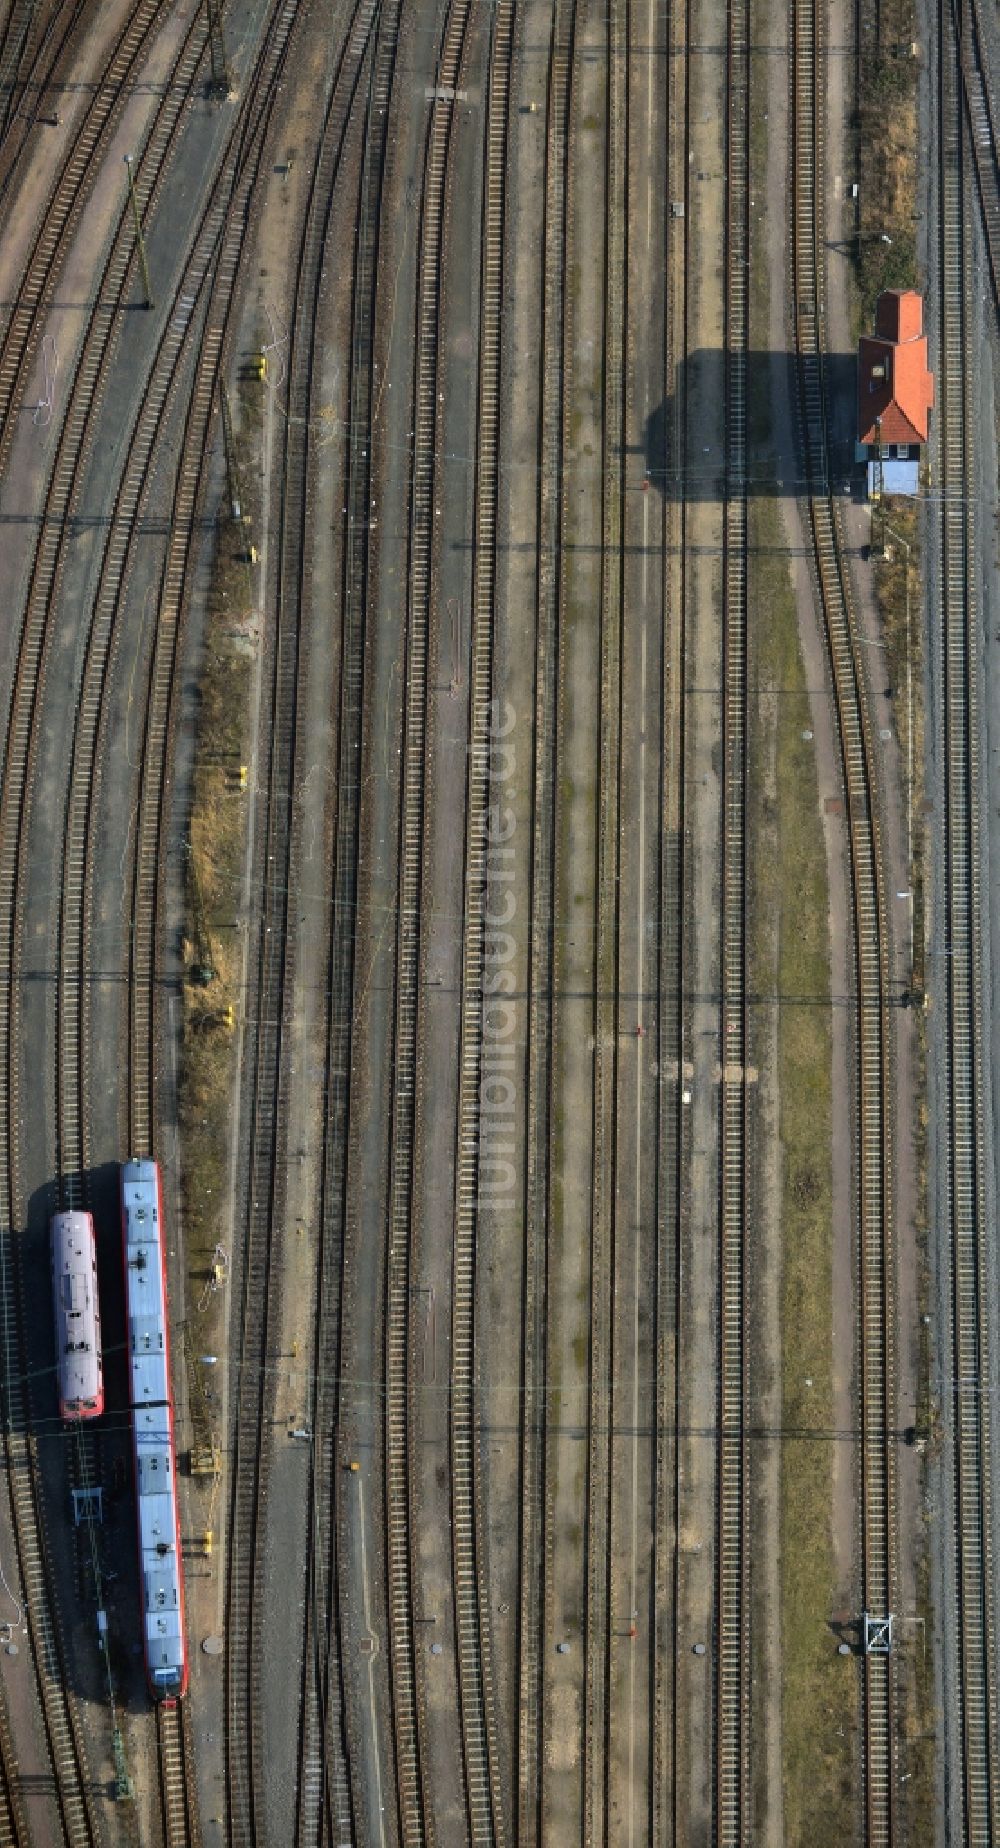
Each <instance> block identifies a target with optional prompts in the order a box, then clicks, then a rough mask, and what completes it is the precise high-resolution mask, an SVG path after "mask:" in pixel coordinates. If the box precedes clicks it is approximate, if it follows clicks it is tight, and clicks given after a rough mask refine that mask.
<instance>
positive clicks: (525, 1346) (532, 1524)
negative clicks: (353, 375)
mask: <svg viewBox="0 0 1000 1848" xmlns="http://www.w3.org/2000/svg"><path fill="white" fill-rule="evenodd" d="M575 23H576V9H575V7H574V6H572V5H571V4H569V3H568V0H558V3H557V5H556V7H555V8H554V12H553V20H552V39H551V45H550V50H549V68H548V98H547V114H546V131H545V136H546V138H545V202H546V211H545V234H544V255H543V288H542V335H541V368H542V386H541V389H542V399H541V414H540V415H541V424H540V431H539V477H538V590H537V604H536V610H535V637H534V641H535V710H534V714H533V727H532V738H533V762H532V771H531V774H532V788H533V816H532V852H531V868H532V879H531V900H530V903H531V923H530V950H529V965H528V1019H527V1068H528V1076H527V1097H526V1105H527V1125H528V1129H527V1174H526V1186H525V1221H524V1285H523V1291H524V1300H523V1308H522V1328H523V1334H522V1393H523V1401H522V1403H523V1413H522V1438H521V1442H522V1456H521V1599H520V1614H519V1650H518V1665H519V1668H518V1673H519V1689H518V1715H517V1723H518V1733H517V1796H516V1829H515V1840H516V1841H517V1842H518V1843H520V1844H524V1848H532V1845H533V1844H539V1843H540V1842H541V1840H542V1796H543V1740H542V1707H543V1692H544V1666H543V1662H544V1657H543V1638H544V1608H545V1590H544V1587H545V1584H546V1565H545V1556H546V1459H547V1449H548V1436H547V1428H548V1394H547V1378H546V1314H547V1298H548V1280H547V1266H546V1244H547V1222H548V1210H549V1190H550V1161H549V1126H550V1111H549V1098H550V1094H551V1084H552V1077H551V1073H552V1032H551V1025H552V993H553V986H554V981H555V969H554V950H553V940H552V932H551V928H550V920H551V918H552V911H553V903H554V889H555V839H554V822H555V815H554V802H555V788H556V782H557V763H556V743H555V723H556V719H555V714H556V679H557V665H558V607H559V581H560V559H561V535H562V471H563V443H564V415H565V399H566V394H567V388H568V382H569V381H568V374H567V370H566V369H565V366H564V346H563V334H564V317H565V281H566V266H565V253H566V240H567V235H568V219H567V196H566V195H567V179H568V169H569V162H570V154H571V144H570V105H571V89H572V61H573V34H574V30H575ZM540 1587H542V1595H541V1596H539V1588H540Z"/></svg>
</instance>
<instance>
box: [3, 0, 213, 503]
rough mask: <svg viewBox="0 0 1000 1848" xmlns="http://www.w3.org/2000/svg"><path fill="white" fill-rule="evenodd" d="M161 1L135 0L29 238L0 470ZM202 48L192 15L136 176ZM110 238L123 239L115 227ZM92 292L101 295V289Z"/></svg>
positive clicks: (149, 160)
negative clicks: (61, 280) (64, 272)
mask: <svg viewBox="0 0 1000 1848" xmlns="http://www.w3.org/2000/svg"><path fill="white" fill-rule="evenodd" d="M161 6H162V0H137V4H136V6H135V7H134V9H133V10H132V12H131V14H130V16H129V19H128V22H127V24H126V26H125V29H124V31H123V32H122V35H121V38H120V39H119V41H118V43H117V45H116V46H115V48H114V51H113V52H112V55H111V57H110V59H109V60H108V63H107V66H106V67H105V70H104V71H103V73H102V75H101V79H100V81H99V83H98V84H97V86H96V88H95V91H94V96H93V99H92V101H91V103H90V105H89V107H88V109H87V110H86V112H85V114H84V117H83V120H82V121H81V123H80V126H79V128H78V129H77V132H76V136H75V138H74V141H73V145H72V147H71V148H70V150H69V152H68V154H67V157H66V160H65V162H64V164H63V166H62V168H61V169H60V172H59V177H58V179H57V181H56V184H55V186H54V188H53V190H52V193H51V194H50V196H49V198H48V199H47V200H46V203H45V209H44V212H43V215H42V217H41V220H40V223H39V225H38V230H37V232H36V235H35V240H34V244H33V246H32V248H31V251H30V253H29V255H28V257H27V259H26V262H25V265H24V268H23V270H22V273H21V277H20V282H19V287H18V292H17V301H16V304H15V306H14V309H13V311H12V313H11V315H10V318H9V320H8V322H7V325H6V327H5V328H4V331H3V337H2V340H0V474H3V473H4V471H5V470H6V467H7V463H8V461H9V458H10V451H11V446H12V444H13V441H14V436H15V433H16V429H17V415H16V413H17V411H18V409H19V408H20V405H21V404H22V402H23V398H24V392H25V390H26V388H27V382H28V376H29V372H30V369H31V366H32V364H33V361H34V357H35V354H36V352H37V348H38V343H39V341H40V340H41V338H42V334H43V333H44V331H45V325H46V318H47V314H48V310H49V309H50V308H51V306H52V303H53V301H54V299H55V294H56V289H57V287H58V284H59V278H60V276H61V274H62V270H63V266H64V264H65V261H66V258H67V255H68V253H69V249H70V246H71V243H72V241H73V238H74V236H75V234H76V232H77V230H78V229H79V225H80V220H81V217H82V215H83V211H84V208H85V206H86V203H87V200H88V198H89V197H90V193H91V191H92V189H93V186H94V183H95V180H96V178H97V175H98V173H99V172H100V170H101V167H102V164H103V160H104V157H105V155H106V152H107V148H108V143H109V141H110V139H111V136H112V134H113V132H114V129H115V127H116V125H117V123H118V120H119V117H120V115H121V112H122V110H123V108H124V106H125V101H126V97H127V94H128V85H129V80H130V79H134V76H135V73H136V71H137V70H138V69H139V68H140V67H141V63H142V60H143V58H144V57H145V55H146V54H147V52H148V50H149V46H150V41H151V38H152V35H153V31H154V28H155V26H156V22H157V17H158V14H159V12H160V9H161ZM204 47H205V34H204V29H203V23H202V22H201V19H200V15H198V14H196V15H195V16H194V18H193V19H192V22H191V24H190V26H189V28H188V31H187V33H186V34H185V37H184V40H183V42H182V45H181V48H180V50H179V52H178V54H177V57H176V59H175V62H174V68H173V70H172V71H171V73H170V76H169V78H168V80H167V83H166V85H165V89H164V96H163V98H162V100H161V102H160V105H159V108H158V109H157V112H156V118H155V122H154V125H153V128H152V130H151V131H150V135H149V137H148V138H147V142H146V145H145V148H144V149H143V151H142V153H141V155H140V156H139V158H138V159H137V161H136V170H137V177H138V173H139V171H140V161H141V165H142V170H143V171H144V172H145V174H147V175H148V173H149V170H150V168H151V166H152V165H153V163H154V161H155V158H156V145H157V135H158V133H160V132H161V129H162V125H163V124H164V123H166V122H167V121H168V120H169V119H170V117H171V115H172V114H179V113H180V109H181V106H182V104H183V102H184V101H185V100H186V98H187V96H188V95H189V94H190V92H191V89H192V85H193V82H194V73H195V71H196V69H197V67H198V64H199V62H200V60H201V57H202V54H203V52H204ZM170 132H171V133H172V132H173V131H172V130H171V131H170ZM113 241H114V242H116V243H120V241H121V227H120V226H119V228H118V232H117V233H116V234H115V236H114V238H113ZM97 299H98V301H100V300H101V297H100V294H99V295H98V297H97Z"/></svg>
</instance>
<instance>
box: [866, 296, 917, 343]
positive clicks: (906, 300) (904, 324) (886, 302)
mask: <svg viewBox="0 0 1000 1848" xmlns="http://www.w3.org/2000/svg"><path fill="white" fill-rule="evenodd" d="M923 331H924V303H923V297H922V296H920V295H918V294H917V291H916V289H883V291H882V293H881V295H880V296H879V298H878V301H877V302H876V304H875V332H876V334H878V335H879V336H880V337H881V339H883V340H895V341H897V342H900V341H903V340H919V339H920V336H921V334H922V333H923Z"/></svg>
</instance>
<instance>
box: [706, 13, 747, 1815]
mask: <svg viewBox="0 0 1000 1848" xmlns="http://www.w3.org/2000/svg"><path fill="white" fill-rule="evenodd" d="M749 53H750V9H749V4H748V0H729V8H728V34H727V49H726V123H727V129H726V133H727V148H726V207H725V211H726V229H725V242H726V255H725V269H726V318H725V332H724V342H725V404H726V438H725V441H726V483H725V496H726V498H725V508H724V531H723V599H724V600H723V655H722V684H723V696H722V816H721V841H722V874H721V912H722V915H721V973H722V1005H721V1008H720V1017H719V1029H720V1041H719V1043H720V1048H721V1051H720V1064H721V1093H722V1094H721V1101H720V1112H719V1185H720V1218H719V1310H718V1314H719V1332H718V1348H719V1385H718V1431H719V1436H718V1452H717V1463H716V1469H717V1479H716V1561H715V1571H716V1610H715V1625H714V1630H715V1720H714V1725H715V1815H714V1829H713V1834H714V1838H715V1840H716V1841H717V1842H718V1843H719V1844H720V1845H721V1848H738V1845H741V1844H743V1843H749V1842H750V1841H751V1840H752V1835H753V1792H752V1782H751V1762H750V1583H749V1574H750V1531H749V1528H750V1485H749V1459H748V1446H747V1435H746V1419H747V1409H748V1390H749V1388H748V1358H749V1357H748V1340H747V1275H746V1272H747V1265H746V1246H747V1208H748V1181H747V1175H748V1167H749V1134H748V1122H747V1108H748V1105H747V1083H746V1064H747V1029H748V1019H747V861H746V805H747V748H748V747H747V577H746V570H747V566H746V561H747V494H746V466H747V450H746V441H747V407H746V360H747V346H748V340H749V299H748V277H749V266H750V245H749V239H750V175H749V166H750V59H749Z"/></svg>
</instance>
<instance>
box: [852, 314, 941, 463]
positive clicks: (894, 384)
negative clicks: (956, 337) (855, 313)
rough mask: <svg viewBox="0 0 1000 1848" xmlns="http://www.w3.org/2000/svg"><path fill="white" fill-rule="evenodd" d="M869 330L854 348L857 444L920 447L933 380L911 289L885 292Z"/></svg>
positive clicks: (931, 402) (921, 323)
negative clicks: (856, 370)
mask: <svg viewBox="0 0 1000 1848" xmlns="http://www.w3.org/2000/svg"><path fill="white" fill-rule="evenodd" d="M875 325H876V328H877V330H878V331H877V333H876V334H875V335H874V336H871V335H863V336H862V338H861V341H860V343H859V346H858V441H859V442H861V443H874V442H877V441H878V440H879V437H880V436H881V440H882V442H883V443H926V441H927V430H928V418H929V412H930V409H931V406H932V405H933V403H934V379H933V376H932V374H931V373H930V372H929V370H928V367H927V338H926V335H924V334H922V333H921V328H922V326H923V302H922V301H921V299H920V296H919V295H918V294H917V293H916V291H915V290H914V289H887V290H886V291H885V292H884V293H883V294H882V295H880V296H879V299H878V307H877V309H876V315H875ZM879 419H881V424H880V428H879V429H876V424H877V423H878V420H879Z"/></svg>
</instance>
